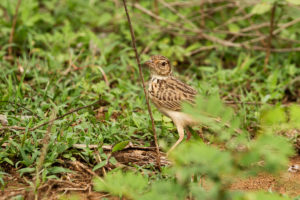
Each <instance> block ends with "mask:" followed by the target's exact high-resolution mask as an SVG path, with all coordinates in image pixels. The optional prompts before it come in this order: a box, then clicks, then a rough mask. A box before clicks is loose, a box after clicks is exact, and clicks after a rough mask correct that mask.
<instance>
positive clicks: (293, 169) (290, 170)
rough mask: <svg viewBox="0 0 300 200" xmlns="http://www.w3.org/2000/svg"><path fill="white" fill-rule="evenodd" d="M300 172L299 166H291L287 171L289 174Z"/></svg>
mask: <svg viewBox="0 0 300 200" xmlns="http://www.w3.org/2000/svg"><path fill="white" fill-rule="evenodd" d="M299 170H300V166H299V165H291V166H290V167H289V169H288V172H291V173H296V172H298V171H299Z"/></svg>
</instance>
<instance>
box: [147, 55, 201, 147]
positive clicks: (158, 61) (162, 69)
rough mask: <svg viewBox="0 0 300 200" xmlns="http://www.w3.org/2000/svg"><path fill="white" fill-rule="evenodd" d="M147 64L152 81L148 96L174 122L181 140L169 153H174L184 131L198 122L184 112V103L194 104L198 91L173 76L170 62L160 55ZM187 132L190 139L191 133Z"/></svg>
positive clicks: (177, 142)
mask: <svg viewBox="0 0 300 200" xmlns="http://www.w3.org/2000/svg"><path fill="white" fill-rule="evenodd" d="M145 64H146V65H147V66H148V67H149V69H150V73H151V80H150V81H149V85H148V96H149V98H150V100H151V101H152V103H153V104H154V105H155V106H156V107H157V108H158V110H159V111H160V112H162V113H163V114H164V115H166V116H168V117H169V118H171V119H172V121H173V122H174V124H175V126H176V128H177V131H178V134H179V139H178V140H177V141H176V143H175V144H174V145H173V146H172V147H171V149H170V150H169V151H168V152H170V151H172V150H173V149H174V148H175V147H176V146H177V145H178V144H179V143H180V142H181V141H182V140H183V138H184V129H186V128H187V127H188V126H193V125H195V124H197V122H196V121H195V120H194V119H193V118H192V117H191V116H190V115H188V114H186V113H183V112H182V103H183V102H184V101H186V102H188V103H194V98H195V96H196V95H197V91H196V90H195V89H193V88H192V87H191V86H189V85H187V84H185V83H183V82H182V81H180V80H178V79H177V78H176V77H174V76H173V75H172V66H171V64H170V61H169V60H168V59H167V58H166V57H164V56H160V55H155V56H151V59H150V60H149V61H147V62H145ZM186 131H187V134H188V135H187V136H188V139H189V138H190V133H189V132H188V130H187V129H186Z"/></svg>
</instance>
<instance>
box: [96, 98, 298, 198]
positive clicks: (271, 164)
mask: <svg viewBox="0 0 300 200" xmlns="http://www.w3.org/2000/svg"><path fill="white" fill-rule="evenodd" d="M204 99H205V97H198V99H197V102H196V106H195V107H187V108H186V111H187V112H188V113H191V114H193V115H194V116H195V117H199V116H201V118H199V119H203V118H202V117H204V118H207V117H208V116H209V117H211V116H212V115H214V116H215V117H219V118H220V119H222V120H223V119H229V118H234V117H235V118H238V117H237V116H235V114H234V113H233V112H232V113H231V114H228V113H227V112H222V111H223V110H226V109H227V108H226V107H225V106H224V105H222V101H221V100H220V99H218V97H211V98H210V99H209V100H208V101H204ZM212 105H215V107H214V109H211V110H209V109H205V107H210V106H212ZM193 110H197V113H195V112H193ZM200 121H201V122H203V120H200ZM204 124H205V125H207V124H206V123H205V121H204ZM210 124H215V126H219V125H220V122H217V121H214V122H210ZM210 127H213V126H210ZM218 131H219V133H218V134H219V137H220V135H222V134H224V133H225V132H226V131H225V130H224V128H223V129H220V130H218ZM228 132H230V133H231V137H230V138H228V139H227V140H223V143H222V145H223V150H220V149H219V147H217V146H209V145H207V144H205V143H203V142H202V141H196V140H194V141H191V142H186V143H184V144H182V145H180V146H179V147H178V148H177V149H175V150H174V151H173V152H171V155H170V158H171V160H172V161H173V162H172V166H171V167H170V168H167V169H165V173H164V175H165V176H166V177H168V178H167V179H166V180H158V181H150V182H152V184H151V185H150V186H148V187H147V184H146V182H147V181H149V180H148V179H147V178H146V177H143V178H142V177H141V176H140V175H137V174H133V172H129V173H121V172H120V171H117V172H110V173H109V174H108V175H107V176H106V177H105V178H104V179H101V178H96V179H95V180H94V182H95V189H96V190H97V191H105V192H109V193H111V194H113V195H116V196H120V197H126V198H130V199H161V198H163V199H187V198H191V199H220V200H224V199H256V200H259V199H261V198H267V199H289V198H285V197H280V196H278V195H276V194H266V193H262V192H257V193H253V192H251V193H248V192H237V191H231V190H230V189H229V188H230V184H231V183H233V182H235V181H236V179H237V177H239V178H241V177H249V176H255V175H257V174H259V173H261V172H264V171H265V172H269V173H278V172H280V171H281V170H282V169H284V168H285V167H286V165H287V164H288V162H289V161H288V157H289V156H291V155H293V149H292V146H291V144H290V143H289V142H288V141H287V139H286V138H284V137H282V136H276V135H272V134H270V133H264V134H263V135H260V136H259V137H257V138H256V139H255V140H251V141H249V142H247V134H238V133H235V132H234V131H233V130H230V129H229V130H228ZM237 134H238V135H237ZM235 135H236V136H235ZM232 143H234V144H235V145H234V146H232V145H231V144H232ZM219 145H221V143H219ZM241 147H243V148H241ZM137 185H138V187H137ZM130 191H131V192H130Z"/></svg>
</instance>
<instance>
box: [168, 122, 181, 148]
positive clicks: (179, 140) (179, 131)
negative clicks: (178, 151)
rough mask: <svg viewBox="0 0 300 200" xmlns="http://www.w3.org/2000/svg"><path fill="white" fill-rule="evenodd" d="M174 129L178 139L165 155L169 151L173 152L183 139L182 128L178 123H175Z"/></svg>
mask: <svg viewBox="0 0 300 200" xmlns="http://www.w3.org/2000/svg"><path fill="white" fill-rule="evenodd" d="M175 125H176V127H177V131H178V134H179V139H178V140H177V142H176V143H175V144H174V145H173V146H172V147H171V149H170V150H169V151H168V153H167V154H169V153H170V152H171V151H173V150H174V149H175V147H176V146H177V145H178V144H179V143H180V142H181V141H182V140H183V138H184V128H183V126H182V125H181V124H180V123H177V124H176V123H175Z"/></svg>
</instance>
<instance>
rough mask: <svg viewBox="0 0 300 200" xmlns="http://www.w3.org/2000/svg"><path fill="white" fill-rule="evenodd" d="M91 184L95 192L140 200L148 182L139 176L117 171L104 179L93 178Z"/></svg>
mask: <svg viewBox="0 0 300 200" xmlns="http://www.w3.org/2000/svg"><path fill="white" fill-rule="evenodd" d="M93 183H94V188H95V190H96V191H103V192H109V193H111V194H112V195H115V196H120V197H121V196H125V197H127V198H129V199H140V198H139V197H140V195H141V194H142V193H143V191H144V190H145V188H146V186H147V183H148V180H147V179H146V178H145V177H143V176H142V175H141V174H135V173H133V172H127V173H123V172H122V171H120V170H118V171H117V172H110V173H108V174H107V175H106V176H105V178H104V179H101V178H99V177H97V178H95V179H94V180H93Z"/></svg>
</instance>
